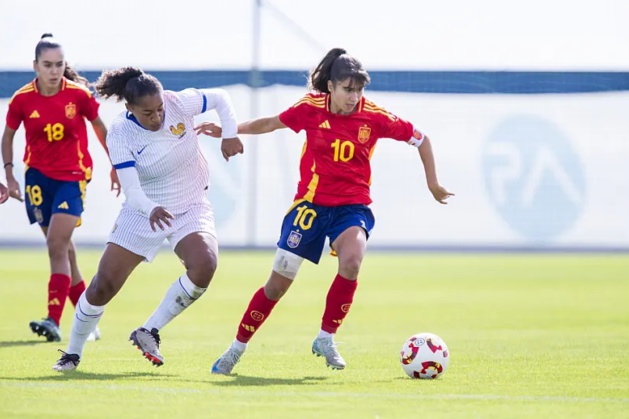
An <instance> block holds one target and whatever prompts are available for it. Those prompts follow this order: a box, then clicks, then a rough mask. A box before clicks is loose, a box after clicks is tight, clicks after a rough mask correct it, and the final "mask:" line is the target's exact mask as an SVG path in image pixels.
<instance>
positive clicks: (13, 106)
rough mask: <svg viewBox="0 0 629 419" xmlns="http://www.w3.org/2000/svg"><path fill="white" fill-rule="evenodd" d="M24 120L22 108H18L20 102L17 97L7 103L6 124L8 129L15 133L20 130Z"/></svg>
mask: <svg viewBox="0 0 629 419" xmlns="http://www.w3.org/2000/svg"><path fill="white" fill-rule="evenodd" d="M23 120H24V116H23V113H22V107H21V106H20V100H19V99H18V97H17V96H16V97H14V98H13V100H11V101H10V102H9V109H8V110H7V118H6V123H7V126H8V127H9V128H11V129H12V130H14V131H17V129H18V128H20V124H21V123H22V121H23Z"/></svg>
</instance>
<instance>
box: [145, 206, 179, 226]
mask: <svg viewBox="0 0 629 419" xmlns="http://www.w3.org/2000/svg"><path fill="white" fill-rule="evenodd" d="M174 219H175V217H174V216H173V215H172V214H171V213H170V212H169V211H168V210H167V209H166V208H164V207H155V208H153V211H151V215H150V216H149V222H150V223H151V229H152V230H153V231H157V228H155V226H157V227H159V228H160V230H164V229H165V228H166V227H165V226H168V227H172V224H171V223H170V220H174Z"/></svg>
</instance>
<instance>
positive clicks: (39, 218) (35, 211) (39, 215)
mask: <svg viewBox="0 0 629 419" xmlns="http://www.w3.org/2000/svg"><path fill="white" fill-rule="evenodd" d="M33 214H35V219H36V220H37V222H38V223H39V224H41V223H43V222H44V215H43V214H42V212H41V210H40V209H39V208H33Z"/></svg>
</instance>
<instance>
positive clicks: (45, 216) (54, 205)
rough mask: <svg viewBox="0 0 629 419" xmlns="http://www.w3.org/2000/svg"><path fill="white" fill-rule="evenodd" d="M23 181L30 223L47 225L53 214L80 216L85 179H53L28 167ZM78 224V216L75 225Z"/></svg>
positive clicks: (79, 221) (79, 222)
mask: <svg viewBox="0 0 629 419" xmlns="http://www.w3.org/2000/svg"><path fill="white" fill-rule="evenodd" d="M24 183H25V185H24V192H25V195H26V199H25V201H26V213H27V214H28V219H29V220H30V222H31V224H33V223H38V224H39V225H40V226H42V227H48V225H50V218H51V217H52V215H53V214H56V213H62V214H70V215H76V216H77V217H80V216H81V214H82V213H83V199H84V197H85V186H86V184H87V182H86V181H84V180H82V181H64V180H55V179H51V178H49V177H48V176H45V175H43V174H42V173H41V172H40V171H39V170H37V169H33V168H32V167H30V168H29V169H28V170H27V171H26V175H25V182H24ZM80 224H81V219H80V218H79V220H78V221H77V226H78V225H80Z"/></svg>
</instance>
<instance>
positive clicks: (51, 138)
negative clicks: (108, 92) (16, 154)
mask: <svg viewBox="0 0 629 419" xmlns="http://www.w3.org/2000/svg"><path fill="white" fill-rule="evenodd" d="M98 107H99V104H98V102H97V101H96V99H94V97H93V96H92V94H91V93H90V91H89V90H88V89H87V88H86V87H84V86H83V85H80V84H78V83H75V82H72V81H70V80H67V79H66V78H63V80H62V81H61V88H60V90H59V91H58V92H57V93H56V94H54V95H52V96H43V95H42V94H41V93H40V92H39V90H38V89H37V80H33V81H32V82H31V83H29V84H27V85H26V86H24V87H22V88H21V89H19V90H18V91H16V92H15V94H14V95H13V97H12V98H11V101H10V102H9V110H8V112H7V119H6V122H7V126H8V127H9V128H11V129H13V130H17V129H18V128H19V127H20V124H21V123H24V130H25V131H26V149H25V150H24V163H25V164H26V165H27V166H28V167H33V168H35V169H37V170H39V171H40V172H41V173H43V174H44V175H46V176H47V177H49V178H51V179H55V180H63V181H80V180H90V179H91V177H92V158H91V156H90V154H89V152H88V149H87V128H86V124H85V118H87V120H88V121H93V120H94V119H96V118H97V117H98Z"/></svg>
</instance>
